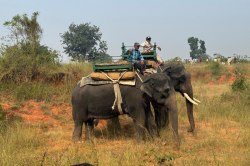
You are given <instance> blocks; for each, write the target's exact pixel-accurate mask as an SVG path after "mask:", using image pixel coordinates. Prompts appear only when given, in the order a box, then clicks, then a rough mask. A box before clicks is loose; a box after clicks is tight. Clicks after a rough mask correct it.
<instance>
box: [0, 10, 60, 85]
mask: <svg viewBox="0 0 250 166" xmlns="http://www.w3.org/2000/svg"><path fill="white" fill-rule="evenodd" d="M38 15H39V14H38V12H34V13H33V15H32V16H31V18H29V17H28V16H27V15H26V14H24V15H22V16H20V15H16V16H14V17H13V18H12V20H11V21H6V22H5V23H4V25H5V26H7V27H8V28H9V30H10V32H11V35H10V36H11V37H10V39H12V40H15V42H14V44H12V45H6V46H3V45H2V47H1V53H0V81H14V82H18V83H20V82H28V81H31V80H34V79H37V78H39V77H41V76H43V75H46V74H45V73H44V72H46V71H47V70H48V69H50V70H54V69H55V68H57V67H58V65H59V54H58V52H57V51H55V50H52V49H50V48H48V47H47V46H43V45H41V44H40V38H41V36H42V29H41V27H40V25H39V23H38V22H37V17H38Z"/></svg>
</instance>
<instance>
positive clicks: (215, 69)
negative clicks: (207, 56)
mask: <svg viewBox="0 0 250 166" xmlns="http://www.w3.org/2000/svg"><path fill="white" fill-rule="evenodd" d="M207 69H208V70H210V71H211V73H212V75H213V76H215V77H218V76H219V75H220V74H221V73H222V72H223V68H222V66H221V65H220V64H219V63H217V62H211V63H210V64H209V65H208V67H207Z"/></svg>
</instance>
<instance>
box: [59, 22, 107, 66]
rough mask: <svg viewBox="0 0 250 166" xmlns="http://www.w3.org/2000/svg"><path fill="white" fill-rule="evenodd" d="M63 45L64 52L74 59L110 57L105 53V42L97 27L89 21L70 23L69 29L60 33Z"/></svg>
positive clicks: (93, 59)
mask: <svg viewBox="0 0 250 166" xmlns="http://www.w3.org/2000/svg"><path fill="white" fill-rule="evenodd" d="M61 37H62V39H63V41H62V43H63V44H64V45H65V47H63V48H64V52H65V53H67V54H68V55H69V56H70V57H71V58H72V60H74V61H85V60H89V61H95V60H98V59H101V58H110V56H109V55H108V54H107V50H108V47H107V43H106V41H102V40H101V37H102V33H101V32H100V29H99V27H97V26H95V25H93V26H92V25H90V23H85V24H80V25H75V24H71V25H70V26H69V30H68V31H66V32H64V34H62V35H61Z"/></svg>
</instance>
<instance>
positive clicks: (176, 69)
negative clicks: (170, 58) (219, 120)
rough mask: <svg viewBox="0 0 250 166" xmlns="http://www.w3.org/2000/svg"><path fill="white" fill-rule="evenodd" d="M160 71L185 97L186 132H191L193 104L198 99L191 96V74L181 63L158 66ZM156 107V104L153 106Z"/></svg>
mask: <svg viewBox="0 0 250 166" xmlns="http://www.w3.org/2000/svg"><path fill="white" fill-rule="evenodd" d="M160 68H161V71H159V70H158V72H162V73H165V74H166V75H167V76H169V77H170V79H171V83H172V84H173V86H174V89H175V91H177V92H179V93H181V95H182V96H183V97H185V98H186V107H187V115H188V120H189V124H190V127H189V129H188V132H193V131H194V129H195V122H194V116H193V105H194V104H195V105H198V103H200V101H199V100H197V99H195V98H193V88H192V84H191V75H190V73H189V72H187V71H186V69H185V67H184V65H183V64H176V63H169V64H164V65H163V66H161V67H160ZM155 107H157V106H155Z"/></svg>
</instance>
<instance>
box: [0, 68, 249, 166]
mask: <svg viewBox="0 0 250 166" xmlns="http://www.w3.org/2000/svg"><path fill="white" fill-rule="evenodd" d="M213 67H214V68H213ZM186 68H187V70H188V71H190V73H191V75H192V84H193V89H194V96H195V98H197V99H199V100H200V101H201V104H200V105H199V106H194V117H195V121H196V130H195V132H194V133H188V132H187V127H188V118H187V114H186V108H185V102H184V98H182V96H181V95H179V94H178V95H177V100H178V109H179V133H180V137H181V146H180V150H176V149H175V148H174V145H173V139H172V132H171V130H170V129H169V128H166V129H164V130H162V131H161V133H160V135H161V137H160V138H158V139H154V140H148V141H145V142H140V143H138V142H136V140H135V138H134V128H133V123H132V121H131V119H130V118H129V117H127V116H125V115H124V116H121V117H120V123H121V127H122V128H121V132H120V133H119V134H113V132H112V127H108V126H107V122H106V121H103V122H102V123H100V124H99V125H98V126H97V127H96V128H95V138H94V139H93V140H92V141H91V142H87V143H84V142H83V143H73V142H72V141H71V135H72V131H73V121H72V117H71V105H70V102H69V98H70V93H69V94H68V96H66V97H63V96H60V93H58V96H56V98H57V100H53V102H52V101H43V100H30V99H28V100H22V101H17V100H15V99H14V97H13V96H14V95H15V93H14V92H13V93H8V92H7V91H4V90H1V93H2V95H1V97H0V99H1V102H0V106H1V107H0V109H1V110H0V112H1V111H3V112H4V113H5V115H4V117H3V119H5V120H2V122H0V165H7V166H8V165H46V166H47V165H55V166H56V165H73V164H79V163H91V164H93V165H100V166H102V165H103V166H107V165H111V166H118V165H119V166H123V165H124V166H133V165H134V166H138V165H146V166H157V165H178V166H179V165H185V166H188V165H202V166H204V165H209V166H210V165H227V166H228V165H229V166H230V165H232V166H235V165H243V166H244V165H245V166H248V165H250V123H249V122H250V89H249V88H250V87H248V89H246V90H243V91H242V90H236V91H233V90H232V84H233V83H235V81H236V80H237V79H238V77H241V76H242V77H243V75H244V78H245V80H244V81H245V82H244V83H245V84H246V85H250V64H235V65H232V66H219V67H218V66H211V65H210V66H209V65H207V64H200V65H199V64H195V65H192V66H191V65H190V66H189V65H188V66H186ZM239 73H240V74H239ZM239 75H240V76H239ZM64 86H65V85H57V87H56V90H57V91H60V90H61V91H63V89H68V92H70V89H71V88H72V86H73V85H72V86H67V88H65V87H64ZM238 86H239V85H238ZM48 88H49V87H48ZM50 88H51V87H50ZM6 119H7V120H6ZM83 140H84V138H83Z"/></svg>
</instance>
